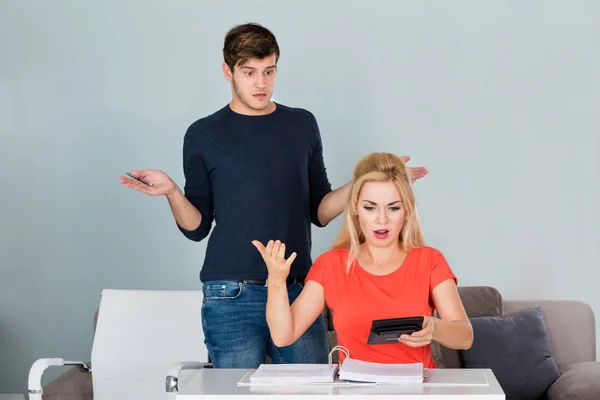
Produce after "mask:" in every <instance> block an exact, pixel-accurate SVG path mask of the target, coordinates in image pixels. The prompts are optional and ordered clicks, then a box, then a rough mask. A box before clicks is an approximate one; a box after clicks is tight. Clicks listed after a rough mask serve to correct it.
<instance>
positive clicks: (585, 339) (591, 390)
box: [43, 286, 600, 400]
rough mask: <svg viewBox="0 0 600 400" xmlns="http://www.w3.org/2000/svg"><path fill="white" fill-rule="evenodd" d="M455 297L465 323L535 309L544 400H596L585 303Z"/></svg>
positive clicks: (71, 387) (73, 374) (456, 364)
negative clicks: (540, 322)
mask: <svg viewBox="0 0 600 400" xmlns="http://www.w3.org/2000/svg"><path fill="white" fill-rule="evenodd" d="M459 294H460V296H461V299H462V301H463V304H464V306H465V309H466V311H467V314H468V315H469V317H471V318H474V317H482V316H489V317H502V316H508V315H513V314H516V313H519V312H521V311H524V310H527V309H531V308H532V307H536V306H541V308H542V310H543V319H544V324H545V326H546V329H547V332H548V338H549V342H550V347H551V351H552V358H553V359H554V361H555V362H556V364H557V365H558V368H559V370H560V377H558V379H556V380H555V381H554V382H553V383H552V385H551V386H550V387H549V388H548V390H547V393H546V395H547V398H548V399H550V400H563V399H581V400H587V399H590V400H592V399H593V400H600V363H598V362H596V325H595V318H594V313H593V311H592V309H591V308H590V307H589V306H588V305H587V304H585V303H582V302H579V301H563V300H553V301H549V300H547V301H515V300H503V298H502V296H501V294H500V293H499V292H498V291H497V290H496V289H494V288H492V287H483V286H473V287H460V288H459ZM323 315H324V318H325V319H326V321H327V326H328V336H329V344H330V348H333V346H335V345H337V339H336V334H335V331H334V330H333V323H332V318H331V314H330V313H329V312H328V310H325V311H324V313H323ZM96 318H97V315H96ZM96 318H95V319H94V323H95V321H96ZM432 354H433V358H434V361H435V363H436V366H437V367H438V368H464V367H465V365H464V362H463V359H462V357H461V352H459V351H455V350H449V349H446V348H444V347H443V346H440V345H438V344H436V343H433V344H432ZM333 357H334V361H336V362H337V360H336V358H337V352H334V354H333ZM92 371H93V365H92ZM92 373H93V372H92ZM43 398H44V399H47V400H92V399H93V388H92V379H91V375H90V374H89V373H87V372H85V371H83V370H80V369H78V368H77V367H74V368H71V369H70V370H68V371H67V372H65V373H64V374H63V375H61V376H60V377H59V378H57V379H56V380H54V381H53V382H51V383H49V384H48V385H46V386H44V395H43Z"/></svg>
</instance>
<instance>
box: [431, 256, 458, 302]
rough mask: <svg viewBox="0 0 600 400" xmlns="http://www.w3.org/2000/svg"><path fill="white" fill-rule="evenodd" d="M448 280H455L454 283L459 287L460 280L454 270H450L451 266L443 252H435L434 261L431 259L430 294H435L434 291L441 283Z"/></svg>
mask: <svg viewBox="0 0 600 400" xmlns="http://www.w3.org/2000/svg"><path fill="white" fill-rule="evenodd" d="M448 279H453V280H454V283H455V284H456V285H458V280H457V279H456V276H455V275H454V273H453V272H452V269H450V266H449V265H448V262H447V261H446V258H445V257H444V255H443V254H442V253H441V252H439V251H437V250H435V251H434V254H433V255H432V259H431V274H430V278H429V293H431V292H433V289H434V288H435V287H436V286H437V285H439V284H440V283H442V282H444V281H445V280H448Z"/></svg>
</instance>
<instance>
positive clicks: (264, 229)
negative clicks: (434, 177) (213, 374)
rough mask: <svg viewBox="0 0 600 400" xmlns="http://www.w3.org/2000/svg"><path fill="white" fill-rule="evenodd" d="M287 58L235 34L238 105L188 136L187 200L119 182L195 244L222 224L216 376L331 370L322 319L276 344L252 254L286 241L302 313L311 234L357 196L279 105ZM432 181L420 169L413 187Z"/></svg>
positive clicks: (156, 182) (211, 344) (226, 68)
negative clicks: (330, 172)
mask: <svg viewBox="0 0 600 400" xmlns="http://www.w3.org/2000/svg"><path fill="white" fill-rule="evenodd" d="M279 54H280V53H279V46H278V44H277V40H276V38H275V36H274V35H273V34H272V33H271V32H270V31H269V30H268V29H266V28H264V27H262V26H260V25H257V24H245V25H240V26H237V27H234V28H233V29H231V30H230V31H229V32H228V33H227V35H226V37H225V43H224V46H223V57H224V62H223V65H222V67H223V73H224V75H225V78H226V79H227V80H228V81H229V82H230V83H231V93H232V99H231V102H230V103H229V104H228V105H226V106H225V107H223V108H222V109H220V110H219V111H217V112H215V113H214V114H212V115H210V116H207V117H205V118H202V119H200V120H198V121H196V122H195V123H193V124H192V125H191V126H190V127H189V128H188V130H187V132H186V134H185V137H184V144H183V168H184V174H185V179H186V181H185V186H184V190H183V191H182V190H181V189H180V188H179V187H178V186H177V185H176V184H175V183H174V182H173V180H171V179H170V178H169V177H168V176H167V175H166V174H165V173H164V172H161V171H156V170H144V171H132V172H131V175H132V176H133V177H135V178H140V179H143V180H145V181H146V182H148V183H150V185H148V184H146V183H143V182H140V181H138V180H134V179H130V178H125V177H121V178H120V180H121V182H122V183H123V185H124V186H126V187H129V188H133V189H136V190H138V191H140V192H142V193H146V194H148V195H153V196H157V195H165V196H166V197H167V199H168V202H169V205H170V206H171V210H172V212H173V216H174V217H175V221H176V223H177V226H178V227H179V229H180V230H181V232H182V233H183V234H184V235H185V236H186V237H187V238H189V239H191V240H194V241H200V240H202V239H204V238H205V237H206V236H207V235H208V233H209V231H210V230H211V226H212V223H213V219H214V221H215V227H214V230H213V232H212V235H211V236H210V239H209V242H208V246H207V251H206V256H205V259H204V265H203V267H202V270H201V273H200V280H201V281H202V282H203V286H202V289H203V292H204V302H203V304H202V324H203V329H204V335H205V343H206V346H207V349H208V352H209V355H210V357H211V360H212V361H213V365H214V366H215V367H216V368H255V367H257V366H258V365H259V364H261V363H264V362H265V358H266V355H267V354H268V355H269V356H270V357H271V359H272V360H273V362H274V363H326V362H327V359H328V344H327V336H326V329H325V325H324V322H323V320H322V318H318V319H317V320H316V321H315V322H314V323H313V325H312V326H311V327H310V328H309V329H308V330H307V331H306V333H305V334H304V335H303V336H302V337H301V338H300V339H299V340H298V341H296V342H295V343H294V344H293V345H291V346H286V347H282V348H278V347H277V346H275V345H274V344H273V342H272V340H271V339H270V336H269V328H268V326H267V322H266V314H265V311H266V300H267V287H266V286H267V284H268V283H267V282H266V277H267V268H266V266H265V263H264V261H263V260H262V258H261V256H260V254H259V253H258V252H257V251H256V248H255V247H254V246H253V245H252V241H253V240H259V241H261V242H263V243H266V242H267V241H268V240H269V239H271V238H273V237H277V238H281V239H282V241H283V242H285V243H286V245H287V246H288V249H289V252H290V253H291V252H296V253H297V258H296V261H295V262H294V265H293V267H292V270H291V271H290V275H289V278H288V280H287V284H288V292H289V298H290V302H292V301H293V300H294V299H295V298H296V297H297V296H298V294H299V293H300V291H301V289H302V286H303V284H304V278H305V276H306V274H307V272H308V270H309V268H310V266H311V263H312V261H311V255H310V250H311V223H313V224H315V225H316V226H319V227H322V226H325V225H327V224H328V223H329V222H330V221H331V220H332V219H334V218H335V217H337V216H338V215H339V214H340V213H341V212H342V211H343V208H344V203H345V199H346V197H347V196H348V190H349V184H346V185H345V186H343V187H341V188H339V189H337V190H332V189H331V185H330V183H329V180H328V177H327V173H326V170H325V166H324V163H323V149H322V146H321V137H320V133H319V128H318V125H317V121H316V119H315V117H314V116H313V115H312V114H311V113H310V112H308V111H306V110H303V109H298V108H291V107H287V106H284V105H282V104H277V103H274V102H273V101H271V96H272V94H273V89H274V85H275V77H276V74H277V61H278V59H279ZM405 160H408V158H405ZM426 173H427V171H426V170H425V168H413V169H411V174H412V177H413V179H418V178H420V177H422V176H424V175H425V174H426Z"/></svg>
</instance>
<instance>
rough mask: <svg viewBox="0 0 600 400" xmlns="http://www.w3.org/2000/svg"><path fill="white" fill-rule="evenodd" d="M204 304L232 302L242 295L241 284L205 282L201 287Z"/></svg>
mask: <svg viewBox="0 0 600 400" xmlns="http://www.w3.org/2000/svg"><path fill="white" fill-rule="evenodd" d="M202 293H203V294H204V299H203V301H204V302H207V301H221V300H233V299H236V298H238V297H239V296H240V294H242V284H241V283H240V282H232V281H207V282H205V283H204V284H203V285H202Z"/></svg>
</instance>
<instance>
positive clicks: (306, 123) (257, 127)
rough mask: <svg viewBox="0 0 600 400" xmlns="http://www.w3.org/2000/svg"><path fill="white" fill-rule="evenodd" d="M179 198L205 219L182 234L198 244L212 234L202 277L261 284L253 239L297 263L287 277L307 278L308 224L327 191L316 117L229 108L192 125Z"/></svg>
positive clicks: (287, 110)
mask: <svg viewBox="0 0 600 400" xmlns="http://www.w3.org/2000/svg"><path fill="white" fill-rule="evenodd" d="M183 169H184V174H185V179H186V181H185V187H184V193H185V196H186V198H187V199H188V200H189V201H190V202H191V203H192V204H193V205H194V206H195V207H196V208H197V209H198V210H199V211H200V213H201V214H202V222H201V224H200V226H199V227H198V228H197V229H195V230H193V231H187V230H185V229H183V228H181V226H179V229H180V230H181V232H182V233H183V234H184V235H185V236H186V237H187V238H189V239H191V240H194V241H200V240H202V239H204V238H205V237H206V236H207V235H208V234H209V232H210V230H211V227H212V224H213V221H214V222H215V225H214V229H213V231H212V234H211V235H210V237H209V240H208V245H207V250H206V256H205V258H204V265H203V267H202V270H201V272H200V280H201V281H203V282H205V281H208V280H216V279H224V280H246V279H266V278H267V275H268V274H267V267H266V265H265V263H264V261H263V259H262V257H261V256H260V253H259V252H258V250H257V249H256V248H255V247H254V246H253V245H252V243H251V242H252V240H259V241H261V242H262V243H263V244H265V245H266V244H267V242H268V241H269V240H271V239H272V240H277V239H279V240H281V241H282V242H284V243H285V245H286V258H287V257H289V255H290V254H291V253H292V252H296V253H297V258H296V260H295V261H294V263H293V264H292V268H291V271H290V275H289V276H290V277H292V276H301V275H306V273H307V272H308V270H309V268H310V266H311V264H312V259H311V255H310V250H311V222H312V223H313V224H315V225H316V226H322V225H321V223H320V222H319V219H318V217H317V210H318V208H319V204H320V202H321V200H322V199H323V197H324V196H325V195H326V194H327V193H329V192H330V191H331V185H330V183H329V180H328V178H327V173H326V170H325V165H324V163H323V148H322V145H321V136H320V133H319V128H318V125H317V121H316V119H315V117H314V116H313V115H312V114H311V113H310V112H309V111H306V110H303V109H299V108H291V107H287V106H284V105H281V104H277V107H276V109H275V111H274V112H272V113H271V114H267V115H262V116H248V115H242V114H238V113H235V112H233V111H232V110H231V108H230V107H229V105H227V106H225V107H223V108H222V109H221V110H219V111H217V112H216V113H214V114H212V115H210V116H208V117H205V118H202V119H200V120H198V121H196V122H195V123H193V124H192V125H191V126H190V127H189V128H188V130H187V132H186V134H185V138H184V144H183Z"/></svg>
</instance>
